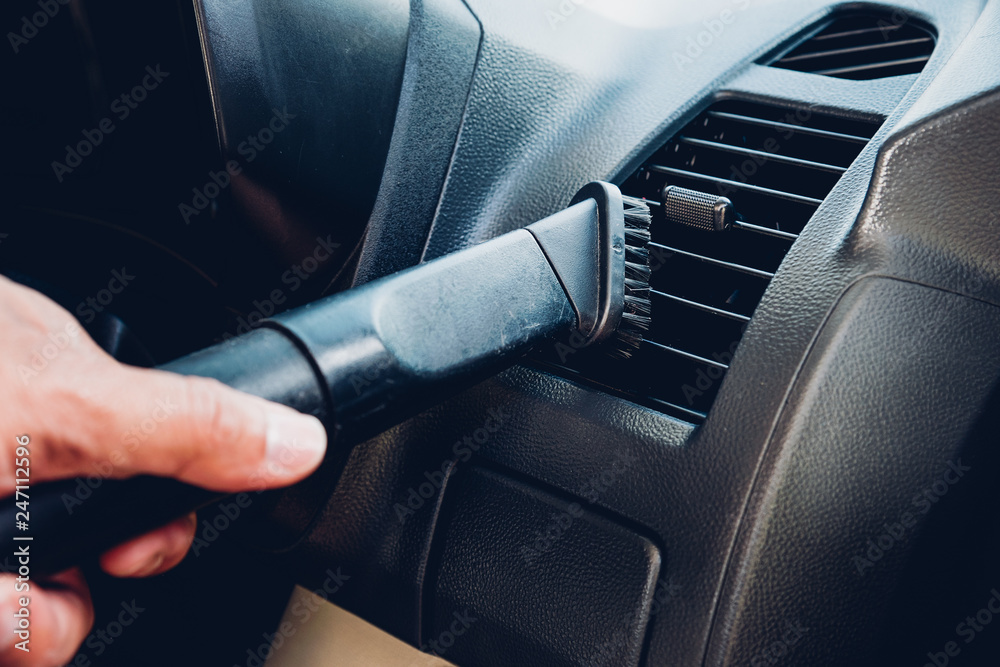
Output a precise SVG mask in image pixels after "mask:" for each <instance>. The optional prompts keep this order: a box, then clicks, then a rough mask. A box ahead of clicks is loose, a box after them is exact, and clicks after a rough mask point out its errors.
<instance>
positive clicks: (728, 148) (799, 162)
mask: <svg viewBox="0 0 1000 667" xmlns="http://www.w3.org/2000/svg"><path fill="white" fill-rule="evenodd" d="M677 142H678V143H682V144H687V145H689V146H697V147H700V148H709V149H712V150H718V151H725V152H727V153H733V154H735V155H743V156H746V157H753V158H761V159H763V160H769V161H773V162H776V163H778V164H787V165H789V166H792V167H805V168H807V169H816V170H817V171H827V172H830V173H834V174H843V173H844V172H845V171H847V168H846V167H840V166H837V165H835V164H825V163H823V162H813V161H812V160H803V159H800V158H795V157H789V156H787V155H780V154H778V153H768V152H767V151H757V150H754V149H752V148H744V147H742V146H734V145H732V144H725V143H722V142H719V141H709V140H707V139H696V138H694V137H686V136H681V137H680V138H679V139H678V140H677Z"/></svg>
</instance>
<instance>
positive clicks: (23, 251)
mask: <svg viewBox="0 0 1000 667" xmlns="http://www.w3.org/2000/svg"><path fill="white" fill-rule="evenodd" d="M0 17H2V19H0V20H2V23H0V25H2V26H3V28H4V33H5V35H6V40H5V41H6V42H7V44H6V46H4V47H3V48H4V49H6V51H5V52H4V55H3V70H2V72H3V74H2V80H0V81H2V86H3V90H4V92H3V95H2V96H0V109H2V114H3V116H2V117H3V123H2V128H3V134H4V138H3V149H2V150H3V156H4V159H3V160H2V167H3V172H4V183H5V187H4V195H3V197H2V199H0V206H2V215H0V272H2V273H3V274H4V275H6V276H8V277H11V278H12V279H14V280H17V281H19V282H22V283H24V284H26V285H28V286H30V287H33V288H34V289H37V290H39V291H41V292H43V293H44V294H47V295H48V296H50V297H51V298H52V299H54V300H55V301H57V302H58V303H60V304H62V305H63V306H64V307H66V308H67V309H68V310H69V311H70V312H71V313H72V314H74V315H75V316H76V317H77V318H79V320H80V322H81V324H82V325H83V326H84V327H85V328H86V330H87V332H88V333H89V334H90V335H91V336H93V337H94V339H95V340H96V341H97V342H98V343H99V344H100V345H101V346H102V347H104V348H105V349H106V350H107V351H108V352H110V353H111V354H113V355H114V356H115V357H116V358H118V359H119V360H120V361H122V362H124V363H128V364H133V365H137V366H148V367H153V366H159V365H164V364H168V363H170V362H175V361H176V360H178V359H182V358H184V357H186V356H187V355H191V354H192V353H195V352H198V351H199V350H203V349H205V348H210V347H212V346H219V345H239V344H240V343H239V341H242V340H244V339H246V337H248V336H251V337H252V336H254V335H260V331H261V330H263V329H268V327H270V328H271V330H273V329H274V328H275V327H277V326H279V325H276V324H274V322H275V321H276V320H273V319H272V318H275V317H277V318H279V320H277V321H278V322H279V323H280V321H281V320H280V317H281V316H282V314H283V313H288V312H289V311H293V310H294V309H300V308H301V307H304V306H307V305H309V304H315V303H317V302H319V301H320V300H321V299H333V300H334V301H336V300H337V299H348V298H352V295H359V294H364V293H366V292H363V291H361V290H362V288H363V287H364V288H365V289H369V287H368V286H371V285H373V284H385V283H384V281H385V280H386V279H387V278H390V277H398V276H400V275H416V273H409V274H406V273H401V272H405V271H407V270H411V269H412V267H417V266H419V265H425V264H428V263H431V262H435V261H439V260H445V261H448V260H447V258H449V257H453V256H454V254H455V253H458V252H459V251H467V250H469V249H472V248H478V247H480V246H482V247H483V248H486V247H488V244H489V243H490V242H493V241H494V240H496V239H498V237H501V236H502V235H504V234H507V233H510V232H515V231H516V230H521V229H522V228H525V227H527V226H529V225H532V223H535V222H536V221H540V220H543V219H545V218H547V217H548V216H552V215H553V214H556V213H558V212H560V211H563V210H564V209H567V207H569V206H570V204H571V202H572V203H574V204H575V203H577V202H578V201H579V198H577V199H574V196H575V195H577V193H578V192H580V191H581V188H584V186H586V185H587V184H588V183H592V182H594V181H601V182H606V183H610V184H613V185H614V186H617V189H611V190H609V191H613V192H617V191H618V190H620V192H621V193H622V194H623V195H625V197H626V201H631V199H630V198H634V199H636V200H641V202H643V203H644V205H645V206H648V208H649V211H650V215H651V222H650V223H649V224H650V228H649V240H648V257H649V259H648V262H649V267H648V268H649V271H648V283H649V285H648V298H649V302H650V306H649V311H648V313H646V314H647V315H648V322H647V324H648V327H647V329H646V330H645V331H644V332H643V333H642V340H641V343H639V342H638V341H637V342H636V345H635V349H633V350H630V351H629V352H628V353H625V354H621V353H618V354H616V353H615V350H614V349H612V348H613V346H614V343H613V342H611V341H605V342H601V343H596V344H595V345H593V346H588V345H582V344H579V341H578V340H576V339H574V337H573V336H570V335H567V334H566V333H565V332H560V333H557V334H556V335H552V336H546V337H544V338H542V339H541V340H540V341H536V342H534V344H532V345H531V346H530V349H527V348H526V349H525V350H524V351H523V354H520V355H519V356H517V357H516V358H515V359H512V360H511V361H510V362H509V363H506V364H505V365H504V366H503V367H490V369H489V371H488V372H482V371H480V372H478V373H474V374H470V375H469V377H468V379H467V381H466V382H458V383H450V382H449V383H448V384H447V386H446V387H445V388H444V389H441V390H440V391H438V388H437V387H436V388H435V389H434V391H430V390H426V391H425V390H421V391H419V392H418V394H420V395H419V396H415V397H412V398H407V399H406V401H405V403H406V405H405V407H406V409H405V410H404V411H402V412H400V413H399V415H398V417H397V418H394V419H393V420H392V422H391V423H385V424H382V425H381V426H380V427H379V428H368V429H367V430H364V429H359V430H358V431H356V432H347V431H345V432H343V433H341V432H340V431H338V430H336V429H333V428H332V427H331V430H330V433H331V436H330V449H329V453H328V456H327V459H326V461H325V462H324V464H323V465H322V466H321V468H320V469H319V471H318V472H317V473H315V474H314V475H312V476H311V477H310V478H309V479H307V480H305V481H303V482H301V483H299V484H297V485H295V486H293V487H290V488H287V489H282V490H278V491H269V492H265V493H259V492H253V491H251V492H249V493H248V494H242V495H241V496H235V497H231V498H226V499H221V500H219V499H213V500H212V501H211V502H207V504H204V505H203V506H202V507H201V508H200V509H199V514H198V522H199V523H198V528H197V532H196V537H195V542H194V545H193V546H192V549H191V551H190V553H189V554H188V556H187V557H186V559H185V560H184V562H183V563H182V564H181V565H180V566H178V567H177V568H176V569H174V570H172V571H170V572H168V573H166V574H163V575H160V576H157V577H153V578H150V579H145V580H133V579H114V578H112V577H109V576H107V575H105V574H103V573H102V572H101V570H100V568H99V567H98V565H97V563H96V560H95V559H93V558H90V559H88V560H87V561H86V563H85V564H84V567H85V571H86V573H87V577H88V580H89V581H90V585H91V589H92V593H93V597H94V604H95V607H96V611H97V615H96V621H95V625H94V632H93V634H91V635H90V636H89V637H88V638H87V640H86V641H85V642H84V644H83V645H82V646H81V647H80V650H79V653H78V654H77V656H76V657H75V658H74V661H73V662H71V663H70V664H72V665H78V666H79V667H87V666H88V665H109V666H113V667H119V666H121V667H124V666H133V665H144V666H159V665H164V666H166V665H171V666H176V665H182V664H193V665H213V666H214V665H219V666H225V667H229V666H230V665H233V666H234V667H236V666H239V667H244V666H245V667H263V666H264V665H265V664H267V665H269V666H270V667H284V666H288V665H312V664H315V665H400V666H401V667H407V666H408V665H409V666H416V665H425V664H426V665H443V664H453V665H459V666H461V667H493V666H501V665H503V666H506V665H546V666H547V665H558V666H563V665H565V666H567V667H568V666H577V665H579V666H598V665H609V666H611V665H614V666H640V665H679V666H687V665H706V666H707V665H713V666H714V665H751V666H753V667H758V666H763V665H789V666H790V665H809V666H815V665H907V664H912V665H930V666H931V667H944V666H945V665H958V666H959V667H963V666H966V665H996V664H1000V621H998V623H995V624H992V623H991V622H992V620H994V618H995V617H997V618H1000V617H998V616H997V614H998V613H1000V592H998V591H1000V503H998V498H997V493H996V489H997V488H998V487H997V482H998V478H997V477H998V473H1000V460H998V447H997V444H998V443H997V439H998V437H1000V384H998V380H1000V213H998V212H997V211H1000V0H890V1H889V2H854V1H849V2H841V1H837V0H703V1H702V2H697V3H692V2H684V1H682V0H327V1H320V0H193V2H192V1H191V0H147V1H146V2H125V1H124V0H102V1H98V0H8V1H7V2H5V3H4V5H3V7H2V9H0ZM619 206H620V205H619ZM702 213H704V214H705V215H706V216H707V217H706V218H705V219H704V220H705V221H704V222H699V220H701V219H700V218H698V219H696V217H697V215H700V214H702ZM601 215H602V216H603V213H602V214H601ZM627 215H628V211H627V210H626V216H627ZM713 216H714V217H713ZM522 233H523V232H522ZM602 233H603V232H602ZM505 238H507V237H505ZM489 247H494V248H495V247H499V246H489ZM618 251H619V252H620V251H621V248H618ZM584 254H586V253H584ZM498 257H499V259H498V260H496V261H493V260H491V261H489V262H486V261H484V262H482V263H481V264H480V265H479V267H478V273H479V274H481V275H480V276H479V278H481V279H482V281H483V283H484V284H486V285H491V284H494V283H495V288H493V289H482V288H480V287H476V288H472V287H469V288H468V289H467V290H466V289H465V285H464V284H463V283H461V282H460V281H459V280H458V278H456V279H455V280H456V284H454V285H452V286H451V288H450V291H448V292H447V293H442V294H443V296H441V297H440V298H431V297H429V296H427V293H426V292H422V291H418V290H416V289H414V290H413V291H412V293H404V295H403V296H404V299H405V300H407V301H408V303H407V305H408V308H409V310H406V311H400V312H407V313H410V314H408V315H406V316H403V315H399V316H397V317H395V318H394V319H393V321H392V322H391V326H392V327H393V328H394V331H397V332H398V335H400V336H401V337H402V339H404V340H407V341H411V340H412V341H420V344H421V345H422V346H424V347H425V348H427V349H428V350H429V354H431V355H432V356H433V354H435V353H440V354H441V355H448V354H452V353H456V354H457V353H458V352H462V351H464V347H463V346H464V345H466V342H465V341H466V340H469V339H471V337H472V336H473V334H474V333H475V331H476V330H477V327H478V328H483V327H479V326H478V325H479V324H480V322H477V321H476V319H475V317H481V316H473V313H474V312H480V311H482V312H489V311H490V310H491V309H493V310H496V311H497V313H498V315H497V316H498V318H499V319H500V320H502V319H503V318H504V317H506V315H505V314H504V313H505V312H509V314H510V321H509V322H508V324H507V325H509V326H513V327H514V332H515V333H520V332H522V331H523V330H525V329H526V328H530V326H533V325H530V326H529V325H526V324H523V323H519V322H520V321H519V320H518V316H519V314H518V315H515V313H514V312H510V311H509V310H507V309H508V305H506V304H508V303H509V302H510V301H511V300H512V299H514V298H517V299H521V300H525V299H526V300H527V301H529V302H530V301H531V300H532V296H531V295H532V294H537V295H538V299H539V300H541V299H542V297H543V292H544V290H545V289H546V287H545V285H542V284H541V282H540V281H539V279H538V278H537V277H536V276H535V275H534V274H531V273H530V272H527V271H522V270H521V268H520V265H516V264H515V263H514V257H513V251H511V253H510V254H508V255H503V254H501V255H499V256H498ZM494 259H496V258H494ZM505 261H509V262H510V264H508V265H504V262H505ZM602 261H603V260H602ZM497 262H499V263H497ZM434 265H435V266H443V265H444V264H441V263H438V264H434ZM456 275H457V274H456ZM626 277H628V276H626ZM560 280H562V277H561V276H560ZM377 281H383V282H377ZM491 281H492V282H491ZM629 284H631V283H629ZM563 286H564V287H566V285H565V284H564V285H563ZM515 287H517V288H519V289H515ZM566 289H567V290H568V288H566ZM522 291H523V294H526V295H527V296H523V295H522ZM514 292H517V294H515V293H514ZM355 298H359V297H356V296H355ZM619 298H620V297H619ZM627 303H628V298H627V297H626V305H627ZM526 307H527V306H526ZM620 309H621V304H619V311H620ZM296 312H298V311H296ZM581 317H582V316H581ZM437 318H441V319H440V321H441V322H443V323H447V327H449V328H448V329H447V331H448V335H446V336H442V335H439V334H433V333H431V330H430V329H428V328H427V327H426V326H424V325H423V324H422V323H423V322H425V321H428V320H436V319H437ZM401 320H403V321H401ZM511 322H512V323H513V324H511ZM269 323H270V324H269ZM507 325H505V326H507ZM489 326H492V322H491V323H489ZM317 335H321V334H317ZM498 335H501V334H498ZM502 335H504V336H506V335H507V334H506V333H502ZM505 342H509V341H505ZM307 343H308V341H307ZM588 343H589V341H588ZM469 345H471V343H469ZM618 352H621V350H618ZM270 361H271V364H272V366H274V367H276V368H279V370H280V369H281V368H283V367H284V364H286V363H288V364H291V363H292V362H291V361H288V362H286V361H285V358H284V357H281V356H280V355H277V354H276V355H275V357H274V358H273V359H271V360H270ZM384 370H385V369H384V368H381V367H379V366H378V365H369V366H367V367H364V368H363V369H362V370H360V371H357V372H356V374H355V375H353V376H352V377H351V378H350V382H351V385H350V386H351V387H352V388H353V389H354V390H355V391H356V392H357V395H358V396H360V395H361V394H362V392H363V391H365V390H367V388H368V387H370V386H376V385H385V384H386V383H391V382H393V379H392V377H387V374H386V373H385V372H384ZM334 398H336V395H334ZM339 402H340V401H338V400H333V401H332V404H333V405H334V408H336V405H337V404H338V403H339ZM95 475H98V477H99V476H100V473H99V472H95ZM147 511H149V512H152V511H153V510H152V509H148V508H147V506H146V505H144V504H142V503H135V504H133V505H132V506H131V507H130V508H128V510H127V511H126V509H125V508H120V509H114V510H112V511H108V512H106V513H105V515H103V518H104V520H106V521H107V522H108V523H109V524H116V523H117V524H121V525H127V524H129V523H130V522H132V521H134V520H135V517H136V516H138V515H142V514H143V513H145V512H147ZM67 539H70V538H68V537H67ZM4 566H6V567H7V568H9V566H10V564H9V563H4ZM123 609H125V610H126V611H128V610H131V612H130V615H128V614H127V616H128V619H129V622H128V624H127V625H126V624H125V623H124V622H123V621H122V620H121V619H122V614H123V613H126V612H123Z"/></svg>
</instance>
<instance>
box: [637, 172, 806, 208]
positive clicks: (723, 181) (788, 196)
mask: <svg viewBox="0 0 1000 667" xmlns="http://www.w3.org/2000/svg"><path fill="white" fill-rule="evenodd" d="M646 168H647V169H651V170H653V171H658V172H660V173H661V174H669V175H672V176H681V177H683V178H691V179H694V180H696V181H709V182H710V183H715V184H717V185H724V186H726V187H727V188H734V189H736V190H748V191H750V192H756V193H757V194H762V195H767V196H768V197H777V198H778V199H784V200H786V201H793V202H795V203H797V204H808V205H809V206H819V205H820V204H822V203H823V200H822V199H816V198H815V197H806V196H804V195H797V194H795V193H793V192H784V191H782V190H773V189H771V188H762V187H760V186H759V185H751V184H750V183H741V182H739V181H731V180H729V179H728V178H719V177H718V176H709V175H707V174H699V173H697V172H694V171H688V170H687V169H675V168H674V167H664V166H663V165H659V164H651V165H648V166H647V167H646Z"/></svg>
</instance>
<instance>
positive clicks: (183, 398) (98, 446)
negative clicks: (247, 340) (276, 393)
mask: <svg viewBox="0 0 1000 667" xmlns="http://www.w3.org/2000/svg"><path fill="white" fill-rule="evenodd" d="M114 366H115V368H114V369H113V370H112V369H107V370H108V371H109V372H105V373H101V374H99V375H98V377H97V378H94V376H93V375H92V376H91V378H93V379H91V380H90V381H89V382H88V383H87V385H86V388H85V389H84V390H81V391H75V392H71V393H70V395H69V396H68V398H66V397H64V399H63V404H62V405H61V406H55V407H61V408H63V409H65V410H66V412H67V413H68V414H66V415H65V416H57V415H53V414H52V410H51V408H52V407H53V406H49V407H50V410H49V415H48V416H49V417H50V419H49V420H47V422H48V423H50V424H56V425H58V426H61V427H62V428H63V429H64V431H63V432H61V433H55V434H51V436H50V439H51V440H52V441H51V442H48V443H46V446H45V447H44V448H36V449H35V450H34V455H35V456H36V457H37V456H38V455H39V454H42V456H43V457H44V458H45V460H44V461H38V462H37V464H36V466H33V468H34V469H35V470H36V471H37V472H36V476H38V473H43V472H44V477H45V478H48V479H57V478H65V477H73V476H76V475H79V474H81V471H86V470H94V471H95V472H97V473H98V474H100V475H101V476H102V477H114V478H122V477H130V476H132V475H137V474H150V475H156V476H161V477H174V478H176V479H179V480H181V481H183V482H188V483H190V484H194V485H196V486H201V487H204V488H207V489H211V490H214V491H222V492H235V491H241V490H247V489H265V488H271V487H277V486H286V485H288V484H292V483H294V482H297V481H299V480H300V479H302V478H304V477H306V476H307V475H308V474H309V473H311V472H312V471H314V470H315V469H316V468H317V467H318V466H319V464H320V462H321V461H322V460H323V456H324V454H325V452H326V444H327V438H326V431H325V429H324V428H323V425H322V424H321V423H320V421H319V420H318V419H316V418H315V417H311V416H307V415H303V414H301V413H299V412H296V411H295V410H293V409H291V408H288V407H285V406H283V405H278V404H276V403H271V402H268V401H265V400H264V399H261V398H257V397H255V396H250V395H248V394H243V393H241V392H238V391H236V390H235V389H232V388H230V387H227V386H225V385H223V384H222V383H220V382H218V381H216V380H211V379H207V378H199V377H185V376H180V375H175V374H173V373H168V372H165V371H158V370H150V369H139V368H131V367H127V366H121V365H118V364H114ZM43 452H44V453H43Z"/></svg>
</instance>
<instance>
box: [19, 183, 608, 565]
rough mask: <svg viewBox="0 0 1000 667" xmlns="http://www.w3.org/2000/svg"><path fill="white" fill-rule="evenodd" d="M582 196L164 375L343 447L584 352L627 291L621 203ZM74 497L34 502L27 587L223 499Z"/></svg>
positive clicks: (141, 484)
mask: <svg viewBox="0 0 1000 667" xmlns="http://www.w3.org/2000/svg"><path fill="white" fill-rule="evenodd" d="M588 188H589V190H585V192H588V191H589V192H593V193H594V195H595V196H594V197H593V198H587V199H584V200H583V201H581V202H579V203H577V204H575V205H574V206H572V207H571V208H569V209H567V210H565V211H562V212H561V213H558V214H556V215H555V216H552V217H551V218H548V219H546V220H543V221H541V222H539V223H536V224H535V225H532V226H531V227H529V228H527V229H524V230H518V231H515V232H511V233H509V234H506V235H504V236H501V237H499V238H497V239H494V240H492V241H489V242H486V243H483V244H481V245H479V246H476V247H473V248H469V249H467V250H464V251H461V252H458V253H455V254H453V255H449V256H447V257H443V258H441V259H438V260H435V261H433V262H429V263H427V264H423V265H420V266H417V267H414V268H412V269H409V270H406V271H403V272H401V273H399V274H396V275H394V276H390V277H388V278H384V279H382V280H378V281H375V282H372V283H369V284H368V285H365V286H363V287H360V288H357V289H354V290H350V291H348V292H346V293H344V294H340V295H337V296H333V297H329V298H327V299H324V300H322V301H319V302H316V303H314V304H311V305H308V306H305V307H303V308H299V309H296V310H293V311H290V312H288V313H285V314H283V315H281V316H279V317H276V318H274V319H273V320H270V321H268V322H267V323H266V324H265V327H264V328H261V329H257V330H255V331H253V332H251V333H249V334H247V335H244V336H240V337H238V338H234V339H230V340H229V341H227V342H224V343H221V344H219V345H216V346H214V347H211V348H208V349H206V350H203V351H200V352H197V353H195V354H192V355H190V356H188V357H185V358H183V359H180V360H177V361H175V362H172V363H170V364H167V365H166V366H163V367H162V368H163V369H164V370H169V371H172V372H176V373H180V374H185V375H198V376H204V377H212V378H216V379H218V380H220V381H222V382H224V383H226V384H228V385H230V386H232V387H234V388H236V389H239V390H241V391H245V392H247V393H250V394H254V395H256V396H260V397H262V398H266V399H268V400H271V401H275V402H278V403H283V404H285V405H288V406H291V407H293V408H295V409H297V410H299V411H300V412H304V413H307V414H313V415H316V416H317V417H319V418H320V419H321V420H322V421H323V422H324V424H326V426H327V429H328V431H329V432H330V433H331V447H338V448H343V447H349V446H350V445H351V444H354V443H356V442H359V441H361V440H362V439H365V438H367V437H370V436H372V435H375V434H377V433H379V432H381V431H383V430H385V429H387V428H389V427H391V426H393V425H395V424H396V423H399V422H400V421H402V420H403V419H405V418H406V417H408V416H411V415H412V414H415V413H416V412H418V411H419V410H420V409H422V408H424V407H427V406H428V405H431V404H433V403H434V402H437V401H440V400H442V399H444V398H446V397H447V396H449V395H451V394H452V393H454V392H455V391H457V390H459V389H462V388H464V387H468V386H470V385H472V384H474V383H475V382H477V381H479V380H481V379H483V378H485V377H488V376H489V375H491V374H493V373H495V372H497V371H499V370H501V369H503V368H504V367H506V366H509V365H510V364H511V363H512V361H513V360H515V359H517V358H518V357H519V356H520V355H521V354H523V353H525V352H526V351H528V349H529V348H530V347H531V346H532V344H534V343H536V342H538V341H539V340H544V339H546V338H549V337H551V336H553V335H555V334H557V333H559V332H561V331H567V330H569V329H571V328H573V327H577V328H578V329H579V328H580V327H581V323H582V326H584V327H586V329H585V331H586V334H587V337H588V339H590V340H599V339H601V338H603V337H606V334H607V332H608V330H614V328H615V327H616V326H617V324H618V320H619V319H620V317H621V310H622V303H621V301H622V299H623V298H624V296H623V295H624V284H623V283H622V284H621V285H617V284H614V283H615V281H623V280H624V278H623V274H624V263H623V262H624V259H623V252H624V251H623V247H624V231H623V227H622V200H621V195H620V193H618V190H617V188H615V187H614V186H611V185H607V184H598V185H596V186H595V185H591V186H588ZM617 262H622V266H620V267H619V266H618V265H617ZM609 295H614V296H613V297H610V296H609ZM602 308H610V309H611V313H612V314H611V315H610V316H609V315H608V313H606V312H603V311H602V310H601V309H602ZM80 483H81V482H80V481H79V480H67V481H62V482H56V483H50V484H45V485H40V486H39V487H38V488H32V490H31V509H32V521H31V528H32V531H31V534H30V536H31V537H32V542H31V544H32V547H31V552H32V572H33V573H35V574H38V575H42V574H52V573H56V572H59V571H62V570H64V569H66V568H68V567H71V566H74V565H77V564H79V563H81V562H82V561H83V560H85V559H87V558H90V557H93V556H96V555H98V554H100V553H101V552H103V551H105V550H107V549H109V548H111V547H113V546H115V545H116V544H118V543H120V542H122V541H124V540H127V539H128V538H131V537H134V536H136V535H140V534H142V533H145V532H148V531H149V530H152V529H154V528H156V527H157V526H160V525H162V524H164V523H167V522H169V521H171V520H173V519H175V518H178V517H180V516H183V515H185V514H187V513H189V512H191V511H192V510H195V509H198V508H199V507H201V506H204V505H205V504H208V503H210V502H212V501H214V500H217V499H219V498H220V497H221V496H222V495H223V494H219V493H214V492H211V491H207V490H204V489H199V488H196V487H193V486H190V485H187V484H182V483H180V482H176V481H173V480H167V479H159V478H152V477H136V478H132V479H128V480H123V481H116V480H105V481H104V482H103V483H102V484H101V485H100V486H99V487H98V488H95V489H90V493H89V494H88V497H86V498H85V499H83V501H82V502H66V498H67V497H70V498H76V497H77V495H76V491H77V486H78V485H79V484H80ZM16 512H17V508H16V506H15V505H14V499H13V498H8V499H5V500H4V501H3V503H2V504H0V541H2V540H6V541H8V542H10V541H11V540H12V539H13V537H14V533H15V530H14V526H15V513H16ZM22 537H23V535H22Z"/></svg>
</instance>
